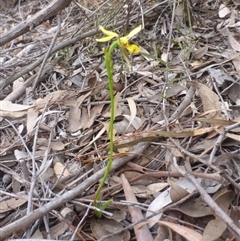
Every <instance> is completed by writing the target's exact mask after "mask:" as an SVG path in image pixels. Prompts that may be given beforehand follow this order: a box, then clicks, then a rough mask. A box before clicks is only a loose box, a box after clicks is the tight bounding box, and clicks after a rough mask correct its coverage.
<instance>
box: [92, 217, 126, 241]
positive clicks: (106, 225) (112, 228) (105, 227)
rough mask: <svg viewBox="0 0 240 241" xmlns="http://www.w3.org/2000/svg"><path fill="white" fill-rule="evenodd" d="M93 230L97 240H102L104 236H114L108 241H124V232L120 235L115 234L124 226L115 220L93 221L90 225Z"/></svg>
mask: <svg viewBox="0 0 240 241" xmlns="http://www.w3.org/2000/svg"><path fill="white" fill-rule="evenodd" d="M90 227H91V230H92V232H93V234H94V236H95V237H96V238H97V239H100V238H101V237H102V236H104V235H108V234H112V236H111V237H110V238H108V241H122V240H123V236H124V232H122V233H120V234H114V232H117V231H119V230H121V229H122V228H123V225H122V224H121V223H120V222H116V221H115V220H111V219H106V218H102V219H101V220H100V219H92V220H91V223H90Z"/></svg>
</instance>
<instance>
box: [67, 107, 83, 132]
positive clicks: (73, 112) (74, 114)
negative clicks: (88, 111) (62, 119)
mask: <svg viewBox="0 0 240 241" xmlns="http://www.w3.org/2000/svg"><path fill="white" fill-rule="evenodd" d="M80 119H81V109H80V108H79V107H78V106H73V105H72V106H70V111H69V116H68V127H67V130H68V131H69V132H76V131H77V130H79V123H80Z"/></svg>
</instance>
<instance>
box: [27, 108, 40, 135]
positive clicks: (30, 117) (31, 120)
mask: <svg viewBox="0 0 240 241" xmlns="http://www.w3.org/2000/svg"><path fill="white" fill-rule="evenodd" d="M37 118H38V110H36V109H35V108H32V109H29V110H28V112H27V133H28V134H29V133H30V132H31V131H32V130H33V128H34V127H35V125H36V120H37Z"/></svg>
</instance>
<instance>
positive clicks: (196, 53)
mask: <svg viewBox="0 0 240 241" xmlns="http://www.w3.org/2000/svg"><path fill="white" fill-rule="evenodd" d="M207 51H208V45H205V46H204V47H201V48H199V49H196V50H194V51H193V52H192V56H193V58H194V59H201V58H202V57H203V56H204V55H205V54H206V53H207Z"/></svg>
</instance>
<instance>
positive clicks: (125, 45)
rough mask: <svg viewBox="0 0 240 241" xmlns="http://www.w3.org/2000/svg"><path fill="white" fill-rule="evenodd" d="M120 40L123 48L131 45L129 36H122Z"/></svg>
mask: <svg viewBox="0 0 240 241" xmlns="http://www.w3.org/2000/svg"><path fill="white" fill-rule="evenodd" d="M119 42H120V44H121V46H122V47H123V48H126V47H127V46H128V45H129V41H128V38H127V37H121V38H120V39H119Z"/></svg>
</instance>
